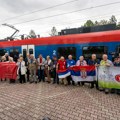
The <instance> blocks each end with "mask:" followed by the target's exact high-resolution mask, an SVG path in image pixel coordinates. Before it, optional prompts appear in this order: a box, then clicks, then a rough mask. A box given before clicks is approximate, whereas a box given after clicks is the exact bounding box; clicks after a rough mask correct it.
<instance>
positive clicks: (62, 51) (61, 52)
mask: <svg viewBox="0 0 120 120" xmlns="http://www.w3.org/2000/svg"><path fill="white" fill-rule="evenodd" d="M57 53H58V58H60V56H64V57H65V58H66V59H67V58H68V55H70V54H71V55H73V59H74V60H76V48H75V47H59V48H58V51H57Z"/></svg>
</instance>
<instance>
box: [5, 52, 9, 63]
mask: <svg viewBox="0 0 120 120" xmlns="http://www.w3.org/2000/svg"><path fill="white" fill-rule="evenodd" d="M5 58H6V61H9V54H8V53H5Z"/></svg>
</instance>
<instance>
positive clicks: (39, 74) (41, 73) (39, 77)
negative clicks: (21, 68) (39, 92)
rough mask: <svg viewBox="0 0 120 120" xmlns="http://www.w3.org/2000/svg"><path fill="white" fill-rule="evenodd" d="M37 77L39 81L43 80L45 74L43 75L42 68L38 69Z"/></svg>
mask: <svg viewBox="0 0 120 120" xmlns="http://www.w3.org/2000/svg"><path fill="white" fill-rule="evenodd" d="M38 79H39V81H41V80H43V82H44V81H45V75H44V70H41V69H40V70H38Z"/></svg>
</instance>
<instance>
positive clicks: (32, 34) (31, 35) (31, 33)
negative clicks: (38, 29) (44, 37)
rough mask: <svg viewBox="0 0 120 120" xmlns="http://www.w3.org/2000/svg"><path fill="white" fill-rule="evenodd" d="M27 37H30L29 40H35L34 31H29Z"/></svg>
mask: <svg viewBox="0 0 120 120" xmlns="http://www.w3.org/2000/svg"><path fill="white" fill-rule="evenodd" d="M29 36H30V38H36V34H35V31H34V30H30V32H29Z"/></svg>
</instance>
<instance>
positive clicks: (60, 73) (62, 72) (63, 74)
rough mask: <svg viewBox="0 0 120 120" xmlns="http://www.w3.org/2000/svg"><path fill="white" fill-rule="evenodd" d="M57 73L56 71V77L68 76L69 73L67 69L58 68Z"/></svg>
mask: <svg viewBox="0 0 120 120" xmlns="http://www.w3.org/2000/svg"><path fill="white" fill-rule="evenodd" d="M57 73H58V78H61V79H62V78H66V77H68V76H69V75H70V74H71V73H70V71H69V70H68V69H65V70H58V71H57Z"/></svg>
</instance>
